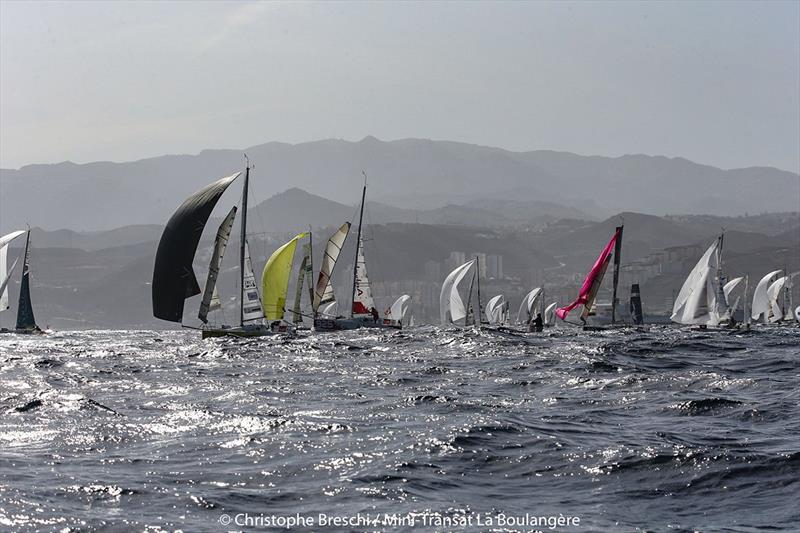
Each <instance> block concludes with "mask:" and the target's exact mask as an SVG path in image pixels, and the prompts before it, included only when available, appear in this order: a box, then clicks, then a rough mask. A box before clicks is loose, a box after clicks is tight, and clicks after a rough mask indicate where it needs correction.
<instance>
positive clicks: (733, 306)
mask: <svg viewBox="0 0 800 533" xmlns="http://www.w3.org/2000/svg"><path fill="white" fill-rule="evenodd" d="M743 289H744V276H741V277H738V278H733V279H732V280H730V281H729V282H728V283H726V284H725V285H723V287H722V291H723V292H724V293H725V301H726V302H728V315H729V316H733V314H734V313H736V310H737V309H738V308H739V300H741V298H742V290H743Z"/></svg>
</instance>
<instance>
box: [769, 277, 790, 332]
mask: <svg viewBox="0 0 800 533" xmlns="http://www.w3.org/2000/svg"><path fill="white" fill-rule="evenodd" d="M788 279H789V277H788V276H783V277H782V278H778V279H776V280H775V281H774V282H773V283H772V285H770V286H769V288H768V289H767V298H769V311H767V320H769V322H770V323H774V322H780V321H781V320H782V319H783V309H781V305H780V300H779V299H780V296H781V291H782V290H783V286H784V285H785V284H786V281H787V280H788Z"/></svg>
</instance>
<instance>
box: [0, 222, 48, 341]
mask: <svg viewBox="0 0 800 533" xmlns="http://www.w3.org/2000/svg"><path fill="white" fill-rule="evenodd" d="M23 233H26V237H25V252H24V253H23V256H22V277H21V280H20V286H19V301H18V304H17V324H16V326H15V328H14V329H13V330H9V329H5V328H3V329H1V330H0V333H22V334H42V333H44V332H43V331H42V330H41V328H39V326H37V325H36V319H35V318H34V316H33V305H32V304H31V289H30V244H31V230H30V229H28V230H27V231H24V230H17V231H12V232H11V233H9V234H8V235H4V236H3V237H0V312H2V311H5V310H7V309H8V283H9V281H10V280H11V275H12V274H13V272H14V268H15V267H16V266H17V261H18V260H19V258H17V259H16V260H14V263H13V264H12V265H11V268H10V269H6V266H7V263H6V260H7V255H8V245H9V244H10V243H11V241H13V240H14V239H16V238H17V237H19V236H20V235H22V234H23Z"/></svg>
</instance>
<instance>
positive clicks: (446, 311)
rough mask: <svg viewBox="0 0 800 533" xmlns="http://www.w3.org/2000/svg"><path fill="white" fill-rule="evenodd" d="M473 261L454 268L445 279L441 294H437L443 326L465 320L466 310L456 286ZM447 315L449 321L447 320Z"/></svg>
mask: <svg viewBox="0 0 800 533" xmlns="http://www.w3.org/2000/svg"><path fill="white" fill-rule="evenodd" d="M475 261H476V260H475V259H473V260H472V261H469V262H467V263H464V264H463V265H461V266H460V267H458V268H456V269H455V270H453V271H452V272H450V274H448V276H447V277H446V278H445V280H444V283H443V284H442V292H441V293H440V294H439V314H440V318H441V321H442V324H443V325H446V324H449V323H451V322H452V323H455V322H456V321H457V320H461V319H462V318H466V316H467V310H466V309H465V308H464V302H462V301H461V296H460V295H459V294H458V284H459V283H460V282H461V280H462V279H464V276H466V275H467V272H468V271H469V269H470V267H472V265H474V264H475ZM448 315H449V319H448Z"/></svg>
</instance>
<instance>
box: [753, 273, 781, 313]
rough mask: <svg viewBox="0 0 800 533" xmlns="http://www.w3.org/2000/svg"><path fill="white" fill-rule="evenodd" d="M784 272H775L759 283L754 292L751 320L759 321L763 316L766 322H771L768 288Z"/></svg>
mask: <svg viewBox="0 0 800 533" xmlns="http://www.w3.org/2000/svg"><path fill="white" fill-rule="evenodd" d="M781 272H783V271H782V270H774V271H772V272H770V273H769V274H767V275H766V276H764V277H763V278H761V281H759V282H758V285H756V290H754V291H753V306H752V307H751V309H750V318H752V319H753V320H758V319H759V318H761V317H762V316H763V317H764V322H767V321H768V320H769V318H768V317H769V311H770V308H771V306H770V302H769V295H768V294H767V288H768V287H769V286H770V284H771V283H772V281H773V280H774V279H775V278H776V277H777V276H778V274H780V273H781Z"/></svg>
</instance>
